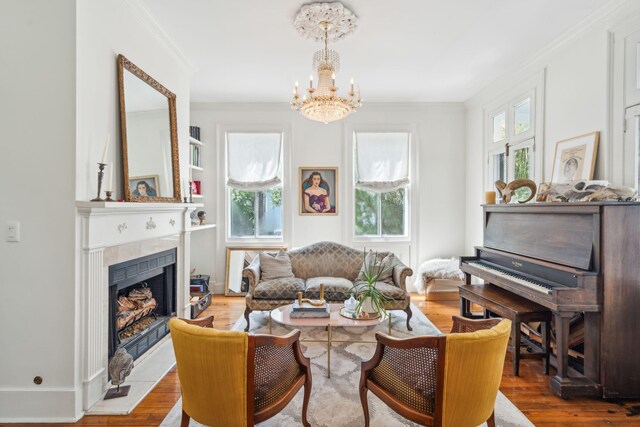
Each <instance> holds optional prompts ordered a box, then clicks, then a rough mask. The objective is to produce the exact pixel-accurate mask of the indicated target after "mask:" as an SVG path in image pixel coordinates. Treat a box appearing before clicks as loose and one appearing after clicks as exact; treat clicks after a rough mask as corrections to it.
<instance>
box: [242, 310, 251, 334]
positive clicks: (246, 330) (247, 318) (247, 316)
mask: <svg viewBox="0 0 640 427" xmlns="http://www.w3.org/2000/svg"><path fill="white" fill-rule="evenodd" d="M250 314H251V309H250V308H249V307H247V308H246V309H245V310H244V318H245V320H246V321H247V327H246V328H244V331H245V332H249V315H250Z"/></svg>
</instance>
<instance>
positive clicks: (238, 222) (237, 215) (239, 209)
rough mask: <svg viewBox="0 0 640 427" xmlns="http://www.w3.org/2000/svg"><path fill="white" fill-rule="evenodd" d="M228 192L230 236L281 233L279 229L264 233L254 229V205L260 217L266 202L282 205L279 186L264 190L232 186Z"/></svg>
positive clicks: (274, 205) (277, 205) (272, 204)
mask: <svg viewBox="0 0 640 427" xmlns="http://www.w3.org/2000/svg"><path fill="white" fill-rule="evenodd" d="M230 193H231V194H230V202H231V206H230V217H231V221H230V222H231V224H230V225H231V233H230V234H231V236H233V237H246V236H255V235H263V234H264V235H274V234H276V235H277V234H280V233H281V230H280V231H279V232H278V231H273V230H269V231H266V232H264V233H263V232H261V230H259V229H258V230H256V206H257V207H258V215H260V216H261V217H262V214H264V213H265V212H264V207H265V205H266V204H269V205H270V206H272V207H282V188H281V187H276V188H271V189H268V190H264V191H243V190H238V189H235V188H232V189H231V192H230ZM281 211H282V210H280V212H281ZM263 222H264V220H263ZM258 228H260V227H258Z"/></svg>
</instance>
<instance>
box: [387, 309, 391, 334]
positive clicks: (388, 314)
mask: <svg viewBox="0 0 640 427" xmlns="http://www.w3.org/2000/svg"><path fill="white" fill-rule="evenodd" d="M387 316H388V317H389V336H391V313H387Z"/></svg>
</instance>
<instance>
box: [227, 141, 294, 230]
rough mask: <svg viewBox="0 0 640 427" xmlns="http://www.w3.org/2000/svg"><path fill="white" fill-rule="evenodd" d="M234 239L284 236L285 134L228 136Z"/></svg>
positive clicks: (228, 201)
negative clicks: (283, 167) (283, 163)
mask: <svg viewBox="0 0 640 427" xmlns="http://www.w3.org/2000/svg"><path fill="white" fill-rule="evenodd" d="M226 156H227V157H226V159H227V162H226V163H227V182H226V185H227V207H228V209H227V212H228V219H229V220H228V228H227V229H228V232H227V235H228V237H230V238H254V239H255V238H279V237H281V236H282V217H283V203H282V180H281V176H282V171H281V168H282V166H281V165H282V134H281V133H231V132H228V133H227V135H226Z"/></svg>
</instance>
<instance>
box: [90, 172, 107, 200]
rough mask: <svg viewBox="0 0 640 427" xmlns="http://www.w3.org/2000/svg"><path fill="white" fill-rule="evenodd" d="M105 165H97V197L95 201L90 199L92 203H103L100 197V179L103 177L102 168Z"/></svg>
mask: <svg viewBox="0 0 640 427" xmlns="http://www.w3.org/2000/svg"><path fill="white" fill-rule="evenodd" d="M106 165H107V164H106V163H98V196H97V197H96V198H95V199H91V201H92V202H104V199H103V198H102V197H100V193H101V192H102V178H103V177H104V167H105V166H106Z"/></svg>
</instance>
